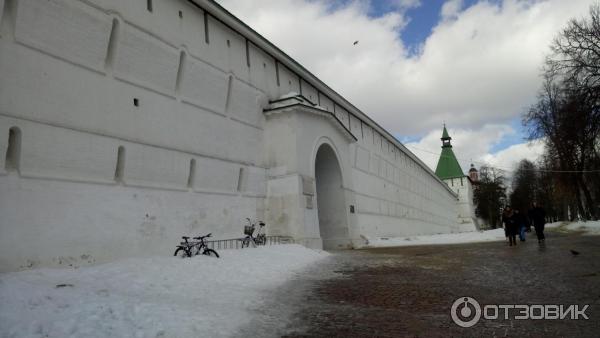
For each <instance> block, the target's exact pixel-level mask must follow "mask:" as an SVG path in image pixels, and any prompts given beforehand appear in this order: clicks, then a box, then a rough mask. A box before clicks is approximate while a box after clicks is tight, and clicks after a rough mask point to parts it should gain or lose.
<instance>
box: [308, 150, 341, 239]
mask: <svg viewBox="0 0 600 338" xmlns="http://www.w3.org/2000/svg"><path fill="white" fill-rule="evenodd" d="M315 184H316V188H317V189H316V192H317V195H316V199H317V209H318V215H319V232H320V235H321V239H322V240H323V249H335V248H336V247H337V245H338V244H339V243H340V241H344V240H347V239H348V237H349V236H348V220H347V217H346V207H345V205H346V203H345V198H344V189H343V181H342V172H341V169H340V164H339V161H338V159H337V156H336V154H335V152H334V150H333V149H332V148H331V146H330V145H328V144H322V145H321V146H320V147H319V150H318V151H317V156H316V159H315Z"/></svg>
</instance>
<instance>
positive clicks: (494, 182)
mask: <svg viewBox="0 0 600 338" xmlns="http://www.w3.org/2000/svg"><path fill="white" fill-rule="evenodd" d="M504 181H505V179H504V173H503V172H502V171H501V170H499V169H495V168H491V167H487V166H482V167H481V168H480V170H479V181H478V182H477V186H476V188H475V190H474V192H473V200H474V202H475V205H476V207H475V213H476V214H477V216H478V217H480V218H482V219H483V220H484V221H486V222H487V223H488V224H490V225H491V226H492V228H496V227H497V226H498V225H499V222H500V214H501V209H502V208H503V207H504V201H505V200H506V187H505V185H504Z"/></svg>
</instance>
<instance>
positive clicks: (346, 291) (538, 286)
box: [241, 232, 600, 337]
mask: <svg viewBox="0 0 600 338" xmlns="http://www.w3.org/2000/svg"><path fill="white" fill-rule="evenodd" d="M530 237H534V236H530ZM570 250H575V251H577V252H579V253H580V254H579V255H573V254H572V253H571V251H570ZM464 296H468V297H472V298H474V299H475V300H477V301H478V302H479V304H481V307H483V306H485V305H488V304H557V305H558V304H564V305H570V304H577V305H579V306H580V308H582V307H583V305H584V304H589V308H588V309H587V310H586V311H585V314H586V315H587V316H588V317H589V319H588V320H570V319H563V320H531V319H529V320H515V319H514V318H513V317H514V314H515V312H510V313H511V316H510V317H511V318H510V319H504V318H503V316H502V312H500V318H502V319H498V320H486V319H484V318H482V319H481V320H480V321H479V322H478V323H477V324H475V325H474V326H473V327H470V328H462V327H459V326H458V325H456V324H455V323H454V322H453V321H452V318H451V316H450V309H451V306H452V304H453V302H454V301H455V300H456V299H458V298H459V297H464ZM265 297H268V298H269V299H271V301H269V302H268V304H266V305H264V306H261V307H260V308H257V309H256V313H257V320H256V321H254V322H253V323H252V324H251V325H248V326H246V327H244V328H243V330H242V332H241V334H243V335H248V334H251V335H252V336H288V337H404V336H411V337H412V336H417V337H441V336H444V337H449V336H462V337H481V336H489V337H517V336H518V337H598V336H600V237H598V236H581V235H579V234H562V233H558V232H551V233H548V234H547V240H546V245H545V246H539V245H538V244H537V241H536V240H535V239H533V240H532V239H530V241H528V242H525V243H522V242H520V243H519V245H518V246H516V247H508V246H507V245H506V244H505V243H503V242H489V243H477V244H463V245H437V246H418V247H402V248H385V249H370V250H354V251H343V252H334V253H333V254H332V256H331V257H330V258H328V259H327V261H326V262H324V263H322V264H319V265H318V266H315V267H313V268H311V269H308V270H307V271H305V272H304V273H303V274H302V275H301V276H298V277H297V278H296V279H294V280H293V281H291V282H289V283H288V284H286V285H285V286H284V287H282V288H280V289H278V290H274V291H273V292H272V293H270V294H268V295H265ZM512 311H514V310H512Z"/></svg>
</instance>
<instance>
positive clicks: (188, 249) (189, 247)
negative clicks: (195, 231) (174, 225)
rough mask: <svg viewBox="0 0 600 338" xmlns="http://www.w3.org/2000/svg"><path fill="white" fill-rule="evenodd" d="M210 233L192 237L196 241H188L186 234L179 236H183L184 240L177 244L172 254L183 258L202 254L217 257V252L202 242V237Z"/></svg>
mask: <svg viewBox="0 0 600 338" xmlns="http://www.w3.org/2000/svg"><path fill="white" fill-rule="evenodd" d="M211 235H212V234H208V235H206V236H198V237H194V238H193V239H195V240H196V241H192V242H190V241H188V239H189V237H188V236H181V238H183V240H184V241H183V242H181V243H180V245H178V246H177V249H176V250H175V253H174V254H173V256H181V257H182V258H184V257H192V256H196V255H199V254H203V255H206V256H211V257H216V258H219V254H218V253H217V252H216V251H215V250H213V249H210V248H209V247H207V246H206V243H204V239H205V238H208V237H210V236H211Z"/></svg>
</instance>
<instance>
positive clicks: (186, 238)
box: [181, 236, 189, 241]
mask: <svg viewBox="0 0 600 338" xmlns="http://www.w3.org/2000/svg"><path fill="white" fill-rule="evenodd" d="M181 238H183V239H185V240H186V241H187V240H188V239H189V237H188V236H181Z"/></svg>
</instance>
